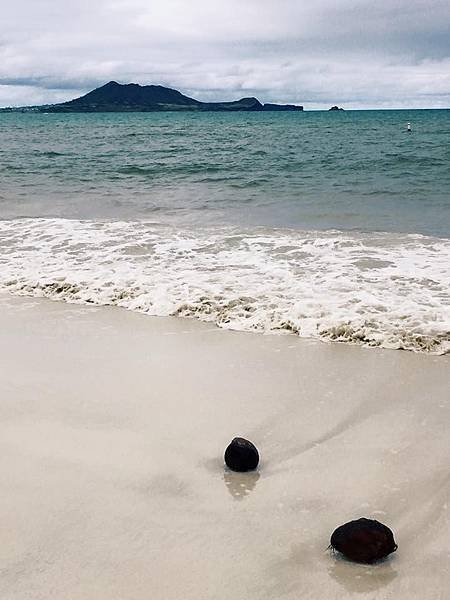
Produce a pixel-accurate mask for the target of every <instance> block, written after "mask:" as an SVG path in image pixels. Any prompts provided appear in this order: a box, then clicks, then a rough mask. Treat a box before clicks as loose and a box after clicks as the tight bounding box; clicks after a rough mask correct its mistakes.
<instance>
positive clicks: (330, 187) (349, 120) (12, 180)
mask: <svg viewBox="0 0 450 600" xmlns="http://www.w3.org/2000/svg"><path fill="white" fill-rule="evenodd" d="M408 121H410V122H411V123H412V129H413V131H412V133H411V134H408V133H407V132H406V123H407V122H408ZM0 136H1V140H2V143H1V147H0V177H1V182H2V186H1V191H0V194H1V197H0V217H3V218H11V217H17V216H33V217H34V216H59V217H69V218H99V217H100V218H103V217H106V218H153V217H155V216H157V217H158V218H163V219H167V220H170V221H172V222H175V223H179V224H184V223H202V224H230V223H234V224H246V225H249V226H252V225H266V226H275V227H293V228H301V229H320V230H323V229H330V228H335V229H339V230H360V231H396V232H415V233H423V234H427V235H434V236H441V237H447V236H449V235H450V111H446V110H433V111H431V110H429V111H424V110H418V111H352V112H343V113H342V112H339V113H329V112H304V113H299V114H294V113H284V114H267V113H239V114H211V113H209V114H208V113H206V114H199V115H195V114H190V115H189V114H180V113H178V114H177V113H153V114H151V113H150V114H149V113H147V114H92V115H77V114H72V115H62V116H61V115H34V114H3V115H0Z"/></svg>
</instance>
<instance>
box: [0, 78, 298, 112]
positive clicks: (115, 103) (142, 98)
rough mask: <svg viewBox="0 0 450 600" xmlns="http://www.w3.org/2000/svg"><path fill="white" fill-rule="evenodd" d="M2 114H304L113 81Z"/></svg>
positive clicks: (286, 106) (252, 102)
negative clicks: (75, 95) (58, 100)
mask: <svg viewBox="0 0 450 600" xmlns="http://www.w3.org/2000/svg"><path fill="white" fill-rule="evenodd" d="M0 110H1V111H2V112H5V111H6V112H46V113H83V112H86V113H92V112H158V111H183V112H208V111H221V112H237V111H252V112H256V111H302V110H303V106H297V105H295V104H261V102H260V101H259V100H258V99H257V98H253V97H251V98H241V100H235V101H233V102H200V101H199V100H195V99H194V98H189V97H188V96H184V95H183V94H182V93H181V92H178V91H177V90H173V89H171V88H167V87H163V86H161V85H139V84H137V83H128V84H120V83H117V82H116V81H110V82H109V83H106V84H105V85H103V86H101V87H99V88H96V89H95V90H92V91H91V92H89V93H87V94H86V95H84V96H81V97H80V98H75V99H74V100H69V101H68V102H62V103H60V104H46V105H42V106H29V107H21V108H4V109H0Z"/></svg>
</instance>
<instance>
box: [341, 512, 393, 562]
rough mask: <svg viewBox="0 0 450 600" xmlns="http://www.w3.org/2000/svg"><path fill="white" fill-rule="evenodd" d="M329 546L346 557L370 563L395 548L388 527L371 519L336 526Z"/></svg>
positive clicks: (384, 556)
mask: <svg viewBox="0 0 450 600" xmlns="http://www.w3.org/2000/svg"><path fill="white" fill-rule="evenodd" d="M330 543H331V546H332V547H333V548H334V549H335V550H337V551H338V552H341V553H342V554H343V555H344V556H345V557H346V558H349V559H350V560H353V561H355V562H359V563H366V564H371V563H374V562H376V561H377V560H381V559H382V558H386V556H388V554H391V552H395V551H396V550H397V544H396V543H395V540H394V535H393V533H392V531H391V530H390V529H389V527H386V525H383V523H379V522H378V521H374V520H372V519H364V518H362V519H358V520H356V521H350V522H349V523H345V525H341V526H340V527H338V528H337V529H336V530H335V531H334V532H333V535H332V536H331V540H330Z"/></svg>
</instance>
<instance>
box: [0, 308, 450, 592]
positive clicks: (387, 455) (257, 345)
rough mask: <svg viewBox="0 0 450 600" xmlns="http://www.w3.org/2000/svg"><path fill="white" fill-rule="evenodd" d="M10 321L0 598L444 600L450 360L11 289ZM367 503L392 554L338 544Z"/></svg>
mask: <svg viewBox="0 0 450 600" xmlns="http://www.w3.org/2000/svg"><path fill="white" fill-rule="evenodd" d="M0 332H1V333H0V368H1V376H0V400H1V404H0V486H1V490H0V533H1V536H0V540H1V543H0V598H1V600H28V599H33V600H41V599H42V600H49V599H55V600H144V599H145V600H173V599H176V600H191V599H192V600H203V599H205V600H206V599H207V600H216V599H217V600H229V599H233V600H265V599H267V600H276V599H285V598H286V599H292V600H293V599H296V600H297V599H303V600H305V599H314V600H333V599H342V598H353V597H358V598H371V599H372V598H373V599H385V598H386V599H388V598H389V599H391V598H392V599H396V600H403V599H405V600H406V599H408V600H411V599H416V598H417V599H420V600H431V599H448V598H450V568H449V565H450V521H449V515H450V513H449V504H448V503H449V481H450V471H449V464H450V437H449V434H450V398H449V396H450V394H449V389H450V357H449V356H446V357H434V356H425V355H415V354H412V353H407V352H400V351H388V350H372V349H362V348H358V347H350V346H344V345H337V344H334V345H327V344H323V343H320V342H308V341H304V340H299V339H298V338H296V337H294V336H280V337H277V336H261V335H251V334H241V333H231V332H223V331H220V330H218V329H214V328H212V327H210V326H207V325H204V324H201V323H198V322H194V321H186V320H181V319H157V318H150V317H145V316H142V315H137V314H132V313H128V312H126V311H123V310H121V309H113V308H111V309H108V308H102V309H89V308H83V307H79V306H69V305H64V304H58V303H52V302H49V301H36V300H32V299H17V298H12V297H3V298H0ZM235 435H242V436H245V437H248V438H249V439H251V440H252V441H253V442H254V443H255V444H256V445H257V446H258V448H259V450H260V453H261V457H262V463H261V466H260V469H259V472H258V473H257V474H253V475H235V474H232V473H226V472H224V469H223V463H222V456H223V450H224V448H225V447H226V445H227V443H228V442H229V441H230V440H231V438H232V437H234V436H235ZM360 516H367V517H372V518H376V519H379V520H381V521H383V522H385V523H386V524H387V525H389V526H390V527H391V528H392V529H393V530H394V532H395V537H396V541H397V543H398V544H399V549H398V551H397V553H395V554H394V555H393V556H392V559H390V560H388V561H386V562H384V563H382V564H380V565H376V566H372V567H365V566H361V565H355V564H351V563H348V562H345V561H343V560H340V559H339V558H337V557H335V556H333V555H332V554H330V553H329V552H327V551H326V548H327V546H328V543H329V538H330V534H331V533H332V531H333V529H334V528H335V527H337V526H338V525H340V524H342V523H344V522H345V521H347V520H350V519H353V518H358V517H360Z"/></svg>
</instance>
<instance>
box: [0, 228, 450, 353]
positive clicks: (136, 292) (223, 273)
mask: <svg viewBox="0 0 450 600" xmlns="http://www.w3.org/2000/svg"><path fill="white" fill-rule="evenodd" d="M0 252H1V254H0V289H3V290H8V291H10V292H12V293H15V294H27V295H33V296H46V297H50V298H54V299H62V300H65V301H67V302H77V303H90V304H97V305H107V304H110V305H117V306H121V307H123V308H127V309H129V310H134V311H140V312H145V313H148V314H151V315H161V316H163V315H179V316H186V317H196V318H199V319H201V320H204V321H212V322H215V323H216V324H217V325H219V326H220V327H223V328H229V329H237V330H244V331H259V332H264V333H268V332H277V331H292V332H295V333H298V334H299V335H301V336H305V337H319V338H323V339H328V340H337V341H344V342H352V343H361V344H364V345H367V346H382V347H385V348H402V349H408V350H415V351H424V352H432V353H436V354H443V353H446V352H449V351H450V303H449V293H448V292H449V289H450V241H449V240H445V239H438V238H429V237H425V236H416V235H393V234H384V233H380V234H356V233H355V234H353V233H342V232H337V231H332V232H304V231H294V230H269V229H262V228H259V229H253V230H238V229H236V228H209V229H203V230H193V229H191V230H188V229H186V230H178V229H174V228H170V227H166V226H160V225H157V224H154V223H153V224H152V223H145V222H140V221H139V222H136V221H133V222H126V221H108V222H99V221H73V220H64V219H16V220H11V221H0Z"/></svg>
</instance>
